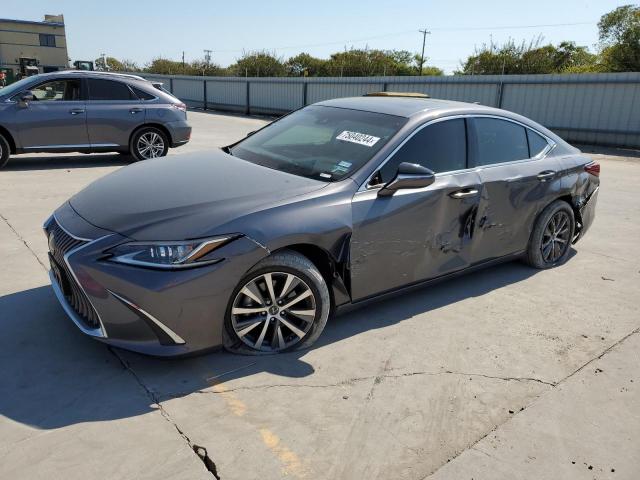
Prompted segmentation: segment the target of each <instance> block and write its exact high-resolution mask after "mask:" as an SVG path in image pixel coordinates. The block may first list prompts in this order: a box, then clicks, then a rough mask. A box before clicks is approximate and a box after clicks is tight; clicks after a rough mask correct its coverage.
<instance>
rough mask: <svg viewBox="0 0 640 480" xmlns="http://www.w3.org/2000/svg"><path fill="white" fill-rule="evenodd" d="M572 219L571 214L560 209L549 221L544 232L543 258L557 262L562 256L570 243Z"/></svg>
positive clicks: (541, 247)
mask: <svg viewBox="0 0 640 480" xmlns="http://www.w3.org/2000/svg"><path fill="white" fill-rule="evenodd" d="M570 227H571V219H570V218H569V214H568V213H567V212H564V211H562V210H560V211H559V212H556V213H555V214H554V215H553V216H552V217H551V218H550V219H549V222H548V223H547V226H546V227H545V228H544V232H543V233H542V245H541V246H540V249H541V252H542V259H543V260H544V261H545V262H547V263H555V262H557V261H558V260H560V259H561V258H562V256H563V255H564V254H565V252H566V251H567V249H568V248H569V244H570V241H569V240H570V238H569V237H570V236H571V228H570Z"/></svg>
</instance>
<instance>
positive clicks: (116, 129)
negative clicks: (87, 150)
mask: <svg viewBox="0 0 640 480" xmlns="http://www.w3.org/2000/svg"><path fill="white" fill-rule="evenodd" d="M87 83H88V98H87V130H88V132H89V142H90V143H91V147H92V148H108V147H115V146H120V147H126V146H128V145H129V138H130V136H131V133H132V132H133V130H134V129H135V128H136V127H138V126H139V125H142V124H143V123H144V120H145V110H144V108H143V106H142V102H141V101H140V100H139V99H138V97H137V96H136V95H135V94H134V93H133V92H132V91H131V89H130V88H129V86H128V85H127V84H126V83H124V82H121V81H118V80H106V79H102V78H89V79H88V80H87Z"/></svg>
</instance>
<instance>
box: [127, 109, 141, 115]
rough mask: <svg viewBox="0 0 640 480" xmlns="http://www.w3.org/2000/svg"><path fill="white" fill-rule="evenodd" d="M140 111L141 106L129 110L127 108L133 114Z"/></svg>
mask: <svg viewBox="0 0 640 480" xmlns="http://www.w3.org/2000/svg"><path fill="white" fill-rule="evenodd" d="M141 111H142V109H141V108H132V109H131V110H129V113H131V114H132V115H135V114H136V113H140V112H141Z"/></svg>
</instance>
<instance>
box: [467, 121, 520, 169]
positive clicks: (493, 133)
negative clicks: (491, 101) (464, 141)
mask: <svg viewBox="0 0 640 480" xmlns="http://www.w3.org/2000/svg"><path fill="white" fill-rule="evenodd" d="M474 123H475V126H476V134H477V136H478V159H477V166H481V165H491V164H494V163H504V162H513V161H515V160H524V159H527V158H529V144H528V142H527V133H526V130H525V128H524V127H523V126H521V125H518V124H517V123H513V122H509V121H507V120H498V119H496V118H475V119H474Z"/></svg>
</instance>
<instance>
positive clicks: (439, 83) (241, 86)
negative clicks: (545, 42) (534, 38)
mask: <svg viewBox="0 0 640 480" xmlns="http://www.w3.org/2000/svg"><path fill="white" fill-rule="evenodd" d="M142 76H144V77H146V78H148V79H150V80H156V81H160V82H163V83H164V84H165V87H166V88H167V89H169V90H171V91H172V92H173V93H174V94H175V95H176V96H177V97H178V98H180V99H181V100H182V101H184V102H185V103H186V104H187V105H189V106H190V107H196V108H210V109H220V110H230V111H237V112H244V113H257V114H282V113H286V112H289V111H291V110H294V109H296V108H300V107H302V106H304V105H309V104H311V103H315V102H319V101H322V100H326V99H329V98H338V97H348V96H358V95H363V94H365V93H367V92H375V91H381V90H388V91H401V92H423V93H428V94H429V95H430V96H431V97H433V98H443V99H448V100H460V101H465V102H478V103H481V104H483V105H489V106H493V107H499V108H504V109H506V110H511V111H514V112H517V113H520V114H522V115H525V116H527V117H529V118H532V119H533V120H536V121H537V122H539V123H541V124H542V125H545V126H546V127H548V128H550V129H551V130H554V131H555V132H557V133H558V134H559V135H560V136H562V137H563V138H565V139H567V140H568V141H571V142H581V143H592V144H601V145H616V146H626V147H636V148H640V73H596V74H580V75H507V76H500V75H483V76H480V75H478V76H450V77H357V78H326V77H322V78H311V77H308V78H235V77H187V76H168V75H147V74H142Z"/></svg>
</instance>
